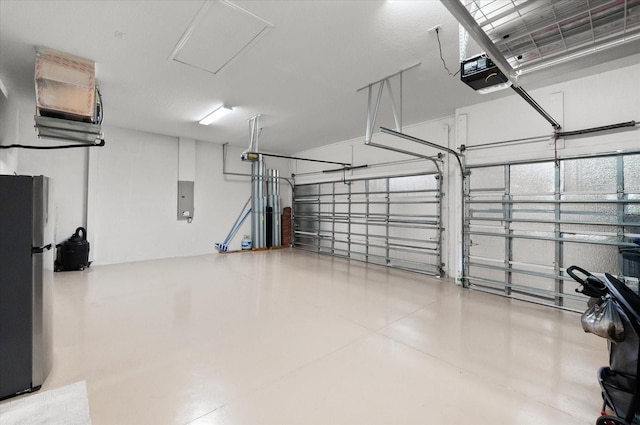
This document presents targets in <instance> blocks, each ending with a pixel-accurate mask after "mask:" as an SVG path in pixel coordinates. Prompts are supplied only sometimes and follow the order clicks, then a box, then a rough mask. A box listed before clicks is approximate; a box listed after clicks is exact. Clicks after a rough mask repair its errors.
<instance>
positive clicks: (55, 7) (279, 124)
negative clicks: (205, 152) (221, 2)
mask: <svg viewBox="0 0 640 425" xmlns="http://www.w3.org/2000/svg"><path fill="white" fill-rule="evenodd" d="M233 4H235V5H237V6H239V7H241V8H243V9H244V10H246V11H247V12H250V13H251V14H253V15H255V16H257V17H258V18H260V19H261V20H264V21H266V22H268V23H270V24H272V25H273V28H271V29H270V30H269V31H268V32H266V34H265V35H264V36H263V37H262V38H260V39H258V40H257V41H256V42H255V43H254V44H253V45H252V46H250V47H249V48H248V49H247V50H246V51H244V52H243V53H242V54H241V55H239V56H238V57H236V58H235V59H233V60H232V61H231V62H230V63H229V64H228V65H227V66H225V67H224V68H223V70H222V71H220V72H218V73H217V74H215V75H214V74H212V73H210V72H206V71H204V70H201V69H197V68H195V67H192V66H188V65H185V64H182V63H179V62H177V61H174V60H172V59H170V56H171V55H172V52H174V49H175V48H176V45H177V43H178V42H179V41H180V39H181V37H182V36H183V34H184V32H185V30H186V29H187V28H188V27H189V26H190V24H191V23H192V21H193V20H194V18H195V17H196V16H198V11H199V10H201V8H202V7H203V5H204V6H205V8H206V5H205V3H204V2H203V1H202V0H198V1H165V0H162V1H146V0H145V1H97V0H94V1H77V0H73V1H55V0H52V1H25V0H22V1H7V0H0V80H2V81H3V82H4V83H5V85H6V86H7V88H8V91H9V96H10V98H14V99H16V100H17V102H18V103H19V105H20V107H21V109H23V110H24V111H25V112H31V111H34V110H35V95H34V88H33V86H34V84H33V68H34V60H35V50H34V47H35V46H44V47H51V48H54V49H58V50H62V51H65V52H68V53H71V54H75V55H78V56H82V57H86V58H89V59H93V60H95V61H96V78H97V81H98V84H99V85H100V87H101V91H102V95H103V99H104V105H105V124H111V125H115V126H120V127H125V128H132V129H137V130H143V131H150V132H155V133H161V134H167V135H173V136H183V137H191V138H195V139H198V140H204V141H212V142H218V143H224V142H229V143H231V144H234V145H237V146H248V144H249V140H248V139H249V125H248V122H247V120H248V119H249V118H250V117H251V116H253V115H255V114H257V113H261V114H262V121H261V125H262V127H263V128H264V131H263V132H262V135H261V138H260V148H261V150H263V151H271V152H280V153H294V152H298V151H301V150H304V149H307V148H311V147H314V146H321V145H325V144H328V143H332V142H337V141H340V140H346V139H350V138H356V137H363V136H364V131H365V119H366V102H367V95H366V90H365V91H362V92H359V93H357V92H356V90H357V89H359V88H361V87H363V86H365V85H367V84H369V83H370V82H373V81H377V80H379V79H381V78H384V77H386V76H387V75H390V74H393V73H395V72H397V71H400V70H401V69H404V68H407V67H410V66H412V65H414V64H416V63H418V62H421V63H422V65H421V66H420V67H418V68H414V69H413V70H410V71H408V72H406V73H405V76H404V99H403V114H404V123H405V124H411V123H416V122H420V121H426V120H430V119H435V118H439V117H443V116H447V115H451V114H453V112H454V109H455V108H456V107H460V106H465V105H469V104H473V103H478V102H481V101H486V100H489V99H493V98H496V97H500V96H504V95H507V94H510V93H509V92H508V91H504V92H498V93H495V94H491V95H485V96H483V95H479V94H477V93H475V92H474V91H473V90H472V89H470V88H469V87H467V86H466V85H464V84H463V83H461V82H460V80H459V78H458V77H457V76H456V77H451V76H449V75H448V74H447V73H446V71H445V70H444V69H443V66H442V63H441V61H440V57H439V52H438V44H437V41H436V36H435V33H433V32H429V31H428V30H429V29H430V28H432V27H434V26H436V25H440V26H441V27H442V31H441V32H440V37H441V40H442V48H443V53H444V58H445V59H446V61H447V65H448V66H449V69H451V70H453V72H455V71H456V70H457V69H458V56H459V53H458V24H457V22H456V21H455V20H454V18H453V17H452V16H451V15H450V14H449V13H448V12H447V11H446V9H445V8H444V7H443V6H442V5H441V4H440V2H438V1H395V2H390V1H244V0H236V1H233ZM218 21H220V20H218ZM199 25H201V26H200V28H206V21H204V24H203V22H200V24H199ZM202 25H204V27H203V26H202ZM234 27H235V28H236V30H237V32H236V31H234ZM208 29H211V28H208ZM221 30H223V31H224V32H226V33H227V34H226V35H225V36H224V38H223V39H227V40H229V44H233V43H236V44H238V43H237V38H236V37H239V36H241V35H242V34H246V33H247V31H244V29H243V28H239V27H238V26H237V25H223V28H222V29H221ZM229 32H231V33H229ZM205 40H206V38H205ZM240 44H243V43H240ZM216 45H217V46H221V43H220V39H216V40H212V41H211V44H210V45H207V43H206V42H203V39H202V38H201V37H200V38H199V39H198V43H194V44H192V45H191V46H189V49H190V50H189V51H188V57H189V58H190V60H191V61H195V62H202V63H214V62H215V60H216V59H217V58H216V57H215V55H216V53H217V52H216V50H220V47H218V49H215V48H214V47H213V46H216ZM638 46H639V45H638V43H636V44H633V45H630V46H622V47H620V48H616V49H610V50H609V51H607V52H604V53H600V54H599V55H598V56H595V55H594V56H592V57H590V58H589V60H588V61H587V62H584V61H583V62H581V63H574V64H571V65H570V66H568V65H565V66H564V67H560V68H556V69H551V70H549V71H548V72H546V73H538V75H536V76H531V77H529V76H527V78H529V79H530V84H531V87H533V86H539V85H543V84H548V83H551V82H557V81H560V80H562V79H569V78H572V77H575V76H576V75H580V74H581V73H582V75H584V74H585V73H588V72H589V69H593V71H591V72H596V71H597V70H598V69H601V68H597V67H596V68H587V65H589V66H591V65H595V64H598V63H600V62H602V61H608V60H612V59H618V58H621V57H625V56H628V55H630V54H633V53H637V52H639V51H640V48H638ZM194 49H196V50H195V51H194ZM223 50H228V49H223ZM218 53H219V52H218ZM226 53H228V52H226ZM468 53H469V56H471V55H472V54H475V53H479V51H478V49H477V47H475V45H474V44H472V43H471V44H470V47H469V50H468ZM185 55H186V53H185ZM198 55H200V56H201V58H199V57H198ZM200 59H202V60H200ZM622 63H623V64H624V62H622ZM581 68H582V69H581ZM521 83H522V84H523V85H525V84H526V83H527V81H522V82H521ZM531 87H529V86H526V85H525V88H526V89H529V88H531ZM222 103H224V104H226V105H228V106H231V107H233V108H234V113H233V114H229V115H227V116H226V117H224V118H223V119H222V120H221V121H220V122H218V123H215V124H214V125H211V126H202V125H199V124H198V123H197V121H198V120H200V119H201V118H202V117H204V116H205V115H206V114H207V113H209V112H210V111H211V110H212V109H214V108H215V107H217V106H219V105H221V104H222ZM380 113H381V116H380V118H379V124H386V125H388V126H392V119H391V114H390V106H389V104H388V103H386V104H384V105H383V106H381V112H380ZM105 139H106V141H107V143H108V142H109V135H108V133H107V134H105Z"/></svg>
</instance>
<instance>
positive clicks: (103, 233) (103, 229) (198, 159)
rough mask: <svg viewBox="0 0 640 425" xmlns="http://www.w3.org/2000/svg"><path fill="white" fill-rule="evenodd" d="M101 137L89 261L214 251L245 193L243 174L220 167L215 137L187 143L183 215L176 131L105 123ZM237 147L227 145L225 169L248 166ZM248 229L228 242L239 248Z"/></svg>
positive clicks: (244, 170)
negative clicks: (190, 159)
mask: <svg viewBox="0 0 640 425" xmlns="http://www.w3.org/2000/svg"><path fill="white" fill-rule="evenodd" d="M105 138H106V139H107V144H106V146H105V147H104V148H100V149H99V150H98V151H97V152H98V154H97V164H96V167H97V170H98V171H97V178H96V181H97V183H96V189H95V190H96V192H97V193H96V205H95V211H96V212H95V223H96V224H95V228H94V230H93V231H94V232H95V242H94V245H95V252H94V258H95V262H96V264H107V263H119V262H127V261H139V260H146V259H155V258H163V257H176V256H188V255H199V254H205V253H211V252H215V249H214V243H215V242H222V241H224V239H225V237H226V235H227V233H228V231H229V230H230V229H231V226H232V225H233V223H234V221H235V219H236V217H237V216H238V214H239V213H240V210H241V208H242V206H243V205H244V203H245V202H246V200H247V198H248V197H249V196H250V194H251V191H250V179H249V178H245V177H227V178H225V177H224V176H223V175H222V145H219V144H213V143H208V142H200V141H197V142H196V143H195V150H196V155H195V187H194V190H195V195H194V198H195V200H194V219H193V221H192V222H191V223H187V222H186V221H184V220H178V219H177V209H176V208H177V207H176V206H177V182H178V167H179V161H178V149H179V143H178V138H175V137H169V136H162V135H158V134H151V133H143V132H139V131H134V130H127V129H122V128H116V127H108V126H107V127H105ZM240 153H241V149H231V152H230V153H229V158H228V166H229V169H230V171H234V172H238V173H249V172H250V166H249V164H248V163H242V162H241V161H240ZM279 162H281V163H282V162H283V161H279ZM284 165H287V164H286V161H285V162H284ZM270 166H271V165H270ZM280 166H282V164H280ZM281 170H282V168H281ZM283 171H285V173H287V172H288V169H287V170H283ZM286 205H290V202H286ZM250 232H251V230H250V225H249V221H247V222H246V223H245V225H244V226H243V228H242V229H241V230H240V232H238V235H237V236H236V238H235V239H234V241H233V242H232V244H231V246H230V248H231V249H240V240H241V239H242V235H243V234H245V233H250Z"/></svg>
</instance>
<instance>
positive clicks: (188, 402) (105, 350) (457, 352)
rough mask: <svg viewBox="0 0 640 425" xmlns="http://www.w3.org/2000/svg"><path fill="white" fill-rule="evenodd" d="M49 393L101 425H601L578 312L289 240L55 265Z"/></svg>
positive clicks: (588, 343) (600, 360) (603, 353)
mask: <svg viewBox="0 0 640 425" xmlns="http://www.w3.org/2000/svg"><path fill="white" fill-rule="evenodd" d="M54 316H55V322H54V325H55V360H54V362H55V363H54V368H53V371H52V373H51V375H50V376H49V378H48V379H47V381H46V382H45V384H44V386H43V390H47V389H53V388H59V387H61V386H64V385H67V384H71V383H73V382H77V381H82V380H86V382H87V388H88V394H89V405H90V410H91V419H92V423H93V425H103V424H105V425H106V424H109V425H112V424H114V425H116V424H117V425H121V424H125V425H126V424H137V425H139V424H150V425H151V424H153V425H158V424H194V425H195V424H198V425H203V424H312V423H313V424H329V423H342V424H367V425H369V424H435V423H446V424H474V425H479V424H563V425H571V424H593V423H594V422H595V418H596V417H597V416H598V413H599V411H600V407H601V399H600V390H599V387H598V384H597V381H596V377H595V374H596V371H597V368H598V367H599V366H602V365H605V364H607V349H606V342H605V341H604V340H602V339H599V338H597V337H595V336H593V335H588V334H585V333H583V331H582V329H581V327H580V316H579V315H578V314H575V313H570V312H564V311H558V310H554V309H551V308H548V307H542V306H538V305H534V304H528V303H525V302H520V301H515V300H508V299H505V298H501V297H497V296H493V295H489V294H484V293H481V292H474V291H469V290H464V289H462V288H460V287H459V286H457V285H455V284H454V283H452V282H451V281H449V280H446V279H435V278H430V277H425V276H422V275H419V274H412V273H408V272H403V271H399V270H390V269H386V268H384V267H380V266H371V265H365V264H363V263H360V262H348V261H346V260H342V259H335V258H331V257H326V256H317V255H314V254H310V253H305V252H302V251H297V250H278V251H272V252H261V253H237V254H226V255H220V254H214V255H207V256H199V257H188V258H174V259H166V260H158V261H146V262H139V263H129V264H119V265H112V266H94V267H91V268H90V269H87V270H85V271H83V272H66V273H56V274H55V314H54Z"/></svg>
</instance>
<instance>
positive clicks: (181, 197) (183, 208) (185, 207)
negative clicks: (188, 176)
mask: <svg viewBox="0 0 640 425" xmlns="http://www.w3.org/2000/svg"><path fill="white" fill-rule="evenodd" d="M192 218H193V182H192V181H183V180H180V181H178V220H189V221H191V219H192Z"/></svg>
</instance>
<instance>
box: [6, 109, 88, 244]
mask: <svg viewBox="0 0 640 425" xmlns="http://www.w3.org/2000/svg"><path fill="white" fill-rule="evenodd" d="M33 126H34V119H33V115H32V114H25V113H22V114H20V126H19V135H20V136H19V138H20V143H21V144H24V145H34V146H56V145H66V144H68V142H65V141H58V140H45V139H39V138H38V136H37V134H36V131H35V129H34V127H33ZM87 155H88V152H87V149H85V148H82V149H61V150H55V149H54V150H34V149H20V153H19V160H18V173H19V174H25V175H44V176H48V177H49V178H50V194H49V196H50V197H51V199H53V205H54V208H55V217H56V223H55V226H54V235H55V241H56V243H60V242H62V241H64V240H65V239H67V238H68V237H69V236H71V235H72V234H73V232H75V230H76V228H77V227H81V226H82V227H85V226H86V220H85V215H86V199H87Z"/></svg>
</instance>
